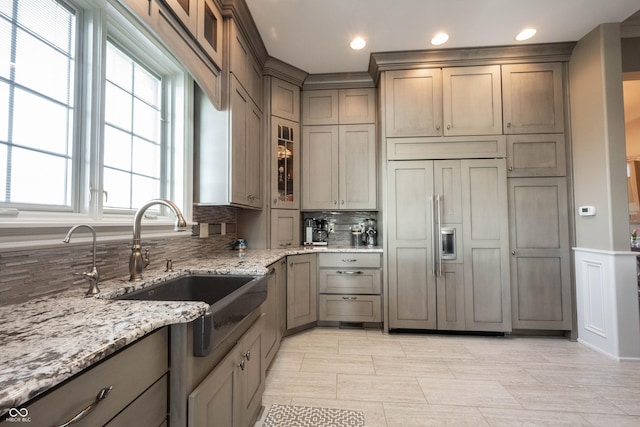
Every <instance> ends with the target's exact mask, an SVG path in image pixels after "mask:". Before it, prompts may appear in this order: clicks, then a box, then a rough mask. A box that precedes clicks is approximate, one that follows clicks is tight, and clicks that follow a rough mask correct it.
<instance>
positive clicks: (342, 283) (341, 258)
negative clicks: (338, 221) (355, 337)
mask: <svg viewBox="0 0 640 427" xmlns="http://www.w3.org/2000/svg"><path fill="white" fill-rule="evenodd" d="M380 267H381V262H380V254H377V253H374V254H363V253H358V252H353V253H351V252H344V253H337V254H318V287H319V297H318V298H319V300H318V320H319V321H326V322H366V323H370V322H375V323H379V322H382V300H381V297H380V293H381V291H382V281H381V270H380Z"/></svg>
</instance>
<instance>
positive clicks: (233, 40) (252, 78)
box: [229, 20, 262, 109]
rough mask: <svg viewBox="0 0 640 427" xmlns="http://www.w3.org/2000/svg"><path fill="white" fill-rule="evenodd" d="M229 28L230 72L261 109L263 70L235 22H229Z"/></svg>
mask: <svg viewBox="0 0 640 427" xmlns="http://www.w3.org/2000/svg"><path fill="white" fill-rule="evenodd" d="M229 27H230V30H229V55H230V60H229V71H230V72H231V73H233V75H234V76H236V78H237V79H238V81H239V82H240V84H241V85H242V86H243V87H244V88H245V90H246V91H247V93H248V94H249V96H250V97H251V99H253V101H254V102H255V103H256V104H257V105H258V106H259V107H260V106H261V105H262V70H261V69H260V67H259V66H258V63H257V62H256V60H255V59H254V57H253V54H252V53H251V51H250V50H249V44H248V43H247V42H246V40H245V39H244V37H243V36H242V34H241V33H240V29H239V28H238V26H237V25H236V23H235V22H234V21H233V20H229ZM260 109H262V108H260Z"/></svg>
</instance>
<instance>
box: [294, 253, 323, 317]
mask: <svg viewBox="0 0 640 427" xmlns="http://www.w3.org/2000/svg"><path fill="white" fill-rule="evenodd" d="M287 263H288V266H287V329H292V328H296V327H298V326H302V325H306V324H308V323H312V322H315V321H316V320H318V319H317V306H316V304H317V294H318V290H317V271H316V266H317V262H316V255H315V254H309V255H295V256H289V257H287Z"/></svg>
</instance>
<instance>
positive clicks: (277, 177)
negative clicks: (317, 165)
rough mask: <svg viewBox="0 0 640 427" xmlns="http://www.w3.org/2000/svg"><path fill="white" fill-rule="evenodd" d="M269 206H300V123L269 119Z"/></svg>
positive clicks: (296, 207)
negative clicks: (270, 145)
mask: <svg viewBox="0 0 640 427" xmlns="http://www.w3.org/2000/svg"><path fill="white" fill-rule="evenodd" d="M271 144H272V149H271V194H272V195H273V197H272V200H271V207H272V208H279V209H298V208H299V207H300V125H299V124H298V123H295V122H292V121H290V120H285V119H281V118H279V117H272V118H271Z"/></svg>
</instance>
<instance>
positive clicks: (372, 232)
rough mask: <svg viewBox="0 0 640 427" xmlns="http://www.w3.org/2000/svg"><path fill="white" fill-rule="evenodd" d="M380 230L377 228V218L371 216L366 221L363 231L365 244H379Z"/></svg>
mask: <svg viewBox="0 0 640 427" xmlns="http://www.w3.org/2000/svg"><path fill="white" fill-rule="evenodd" d="M377 234H378V231H377V230H376V220H375V219H374V218H369V219H367V220H366V221H365V223H364V231H363V233H362V240H363V242H362V243H363V244H365V245H367V246H368V247H372V246H376V245H377V244H378V238H377V237H376V235H377Z"/></svg>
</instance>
